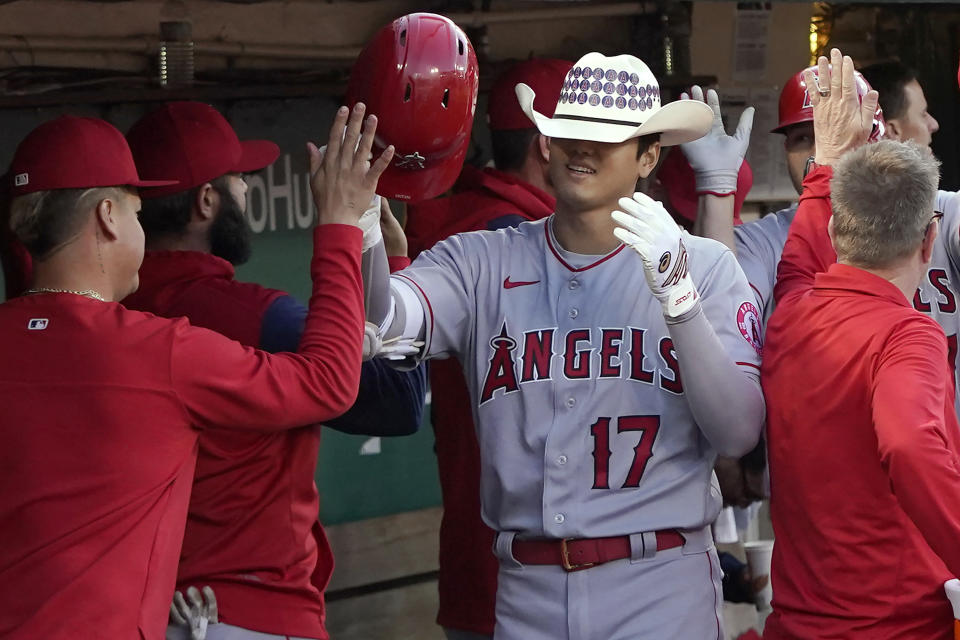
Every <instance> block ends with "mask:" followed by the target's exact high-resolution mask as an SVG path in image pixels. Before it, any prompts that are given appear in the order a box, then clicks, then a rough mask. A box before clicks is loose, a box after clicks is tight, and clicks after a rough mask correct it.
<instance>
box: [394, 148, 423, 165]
mask: <svg viewBox="0 0 960 640" xmlns="http://www.w3.org/2000/svg"><path fill="white" fill-rule="evenodd" d="M426 161H427V159H426V158H424V157H423V156H422V155H420V152H419V151H414V152H413V153H408V154H407V155H405V156H400V158H399V159H398V160H397V167H398V168H401V169H423V163H424V162H426Z"/></svg>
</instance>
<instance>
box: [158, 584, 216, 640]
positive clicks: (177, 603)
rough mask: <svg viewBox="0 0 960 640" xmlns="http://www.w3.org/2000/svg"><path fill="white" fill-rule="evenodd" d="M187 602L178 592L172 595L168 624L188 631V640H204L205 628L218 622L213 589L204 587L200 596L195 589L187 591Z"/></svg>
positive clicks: (205, 635)
mask: <svg viewBox="0 0 960 640" xmlns="http://www.w3.org/2000/svg"><path fill="white" fill-rule="evenodd" d="M187 599H189V600H190V603H189V604H188V603H187V600H186V599H184V597H183V594H182V593H181V592H179V591H177V592H176V593H174V594H173V602H171V603H170V624H171V625H174V626H178V627H182V628H185V629H189V630H190V640H204V639H205V638H206V637H207V626H208V625H209V624H210V623H213V624H216V623H217V622H219V621H220V620H219V613H218V611H217V598H216V596H215V595H214V594H213V589H211V588H210V587H204V588H203V593H202V595H201V592H200V590H198V589H197V588H196V587H190V588H189V589H187Z"/></svg>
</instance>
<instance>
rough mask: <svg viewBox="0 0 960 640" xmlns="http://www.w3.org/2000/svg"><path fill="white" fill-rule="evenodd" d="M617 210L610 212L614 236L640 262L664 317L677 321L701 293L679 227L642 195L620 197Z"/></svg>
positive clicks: (652, 201)
mask: <svg viewBox="0 0 960 640" xmlns="http://www.w3.org/2000/svg"><path fill="white" fill-rule="evenodd" d="M617 204H619V205H620V210H619V211H613V212H611V213H610V215H611V217H613V220H614V222H616V223H617V225H618V226H617V228H615V229H614V230H613V234H614V235H615V236H617V238H618V239H619V240H620V242H622V243H624V244H626V245H628V246H629V247H630V248H631V249H633V250H634V251H636V252H637V253H639V254H640V257H641V258H642V259H643V273H644V275H645V276H646V277H647V284H648V285H650V291H652V292H653V295H654V296H655V297H656V298H657V300H659V301H660V304H661V305H662V306H663V315H664V316H666V317H667V318H677V317H679V316H682V315H683V314H684V313H686V312H688V311H690V310H691V309H693V308H694V307H695V306H696V304H697V301H698V300H699V299H700V294H698V293H697V288H696V286H694V284H693V280H692V279H691V278H690V273H689V272H688V270H687V248H686V247H685V246H683V237H682V236H681V234H680V227H678V226H677V223H676V222H674V221H673V218H671V217H670V214H669V213H667V210H666V209H664V208H663V205H662V204H660V203H659V202H657V201H656V200H654V199H653V198H650V197H649V196H647V195H645V194H643V193H639V192H637V193H635V194H633V198H620V200H619V201H618V202H617Z"/></svg>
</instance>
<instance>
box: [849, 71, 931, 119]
mask: <svg viewBox="0 0 960 640" xmlns="http://www.w3.org/2000/svg"><path fill="white" fill-rule="evenodd" d="M860 73H862V74H863V77H864V78H866V79H867V82H869V83H870V86H871V87H873V88H874V89H876V90H877V92H878V93H879V94H880V108H881V109H883V116H884V117H885V118H889V119H891V120H893V119H896V118H899V117H901V116H902V115H904V112H905V111H906V109H907V94H906V92H905V91H904V87H906V86H907V85H908V84H910V83H911V82H913V81H914V80H916V79H917V74H916V72H914V70H913V69H911V68H910V67H908V66H906V65H904V64H903V63H902V62H900V61H898V60H888V61H886V62H878V63H876V64H872V65H870V66H869V67H864V68H863V69H860Z"/></svg>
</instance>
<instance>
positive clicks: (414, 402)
mask: <svg viewBox="0 0 960 640" xmlns="http://www.w3.org/2000/svg"><path fill="white" fill-rule="evenodd" d="M426 389H427V372H426V365H425V364H424V365H421V366H419V367H417V368H415V369H413V370H410V371H397V370H395V369H393V368H392V367H390V366H389V364H388V362H387V361H384V360H370V361H368V362H364V363H363V368H362V370H361V372H360V393H359V394H358V395H357V401H356V402H354V403H353V406H352V407H351V408H350V410H349V411H347V412H346V413H345V414H343V415H342V416H340V417H339V418H336V419H335V420H331V421H329V422H327V423H326V426H328V427H331V428H333V429H336V430H337V431H341V432H343V433H351V434H355V435H366V436H405V435H410V434H412V433H416V431H417V429H418V428H419V427H420V421H421V419H422V417H423V402H424V396H425V395H426Z"/></svg>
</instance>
